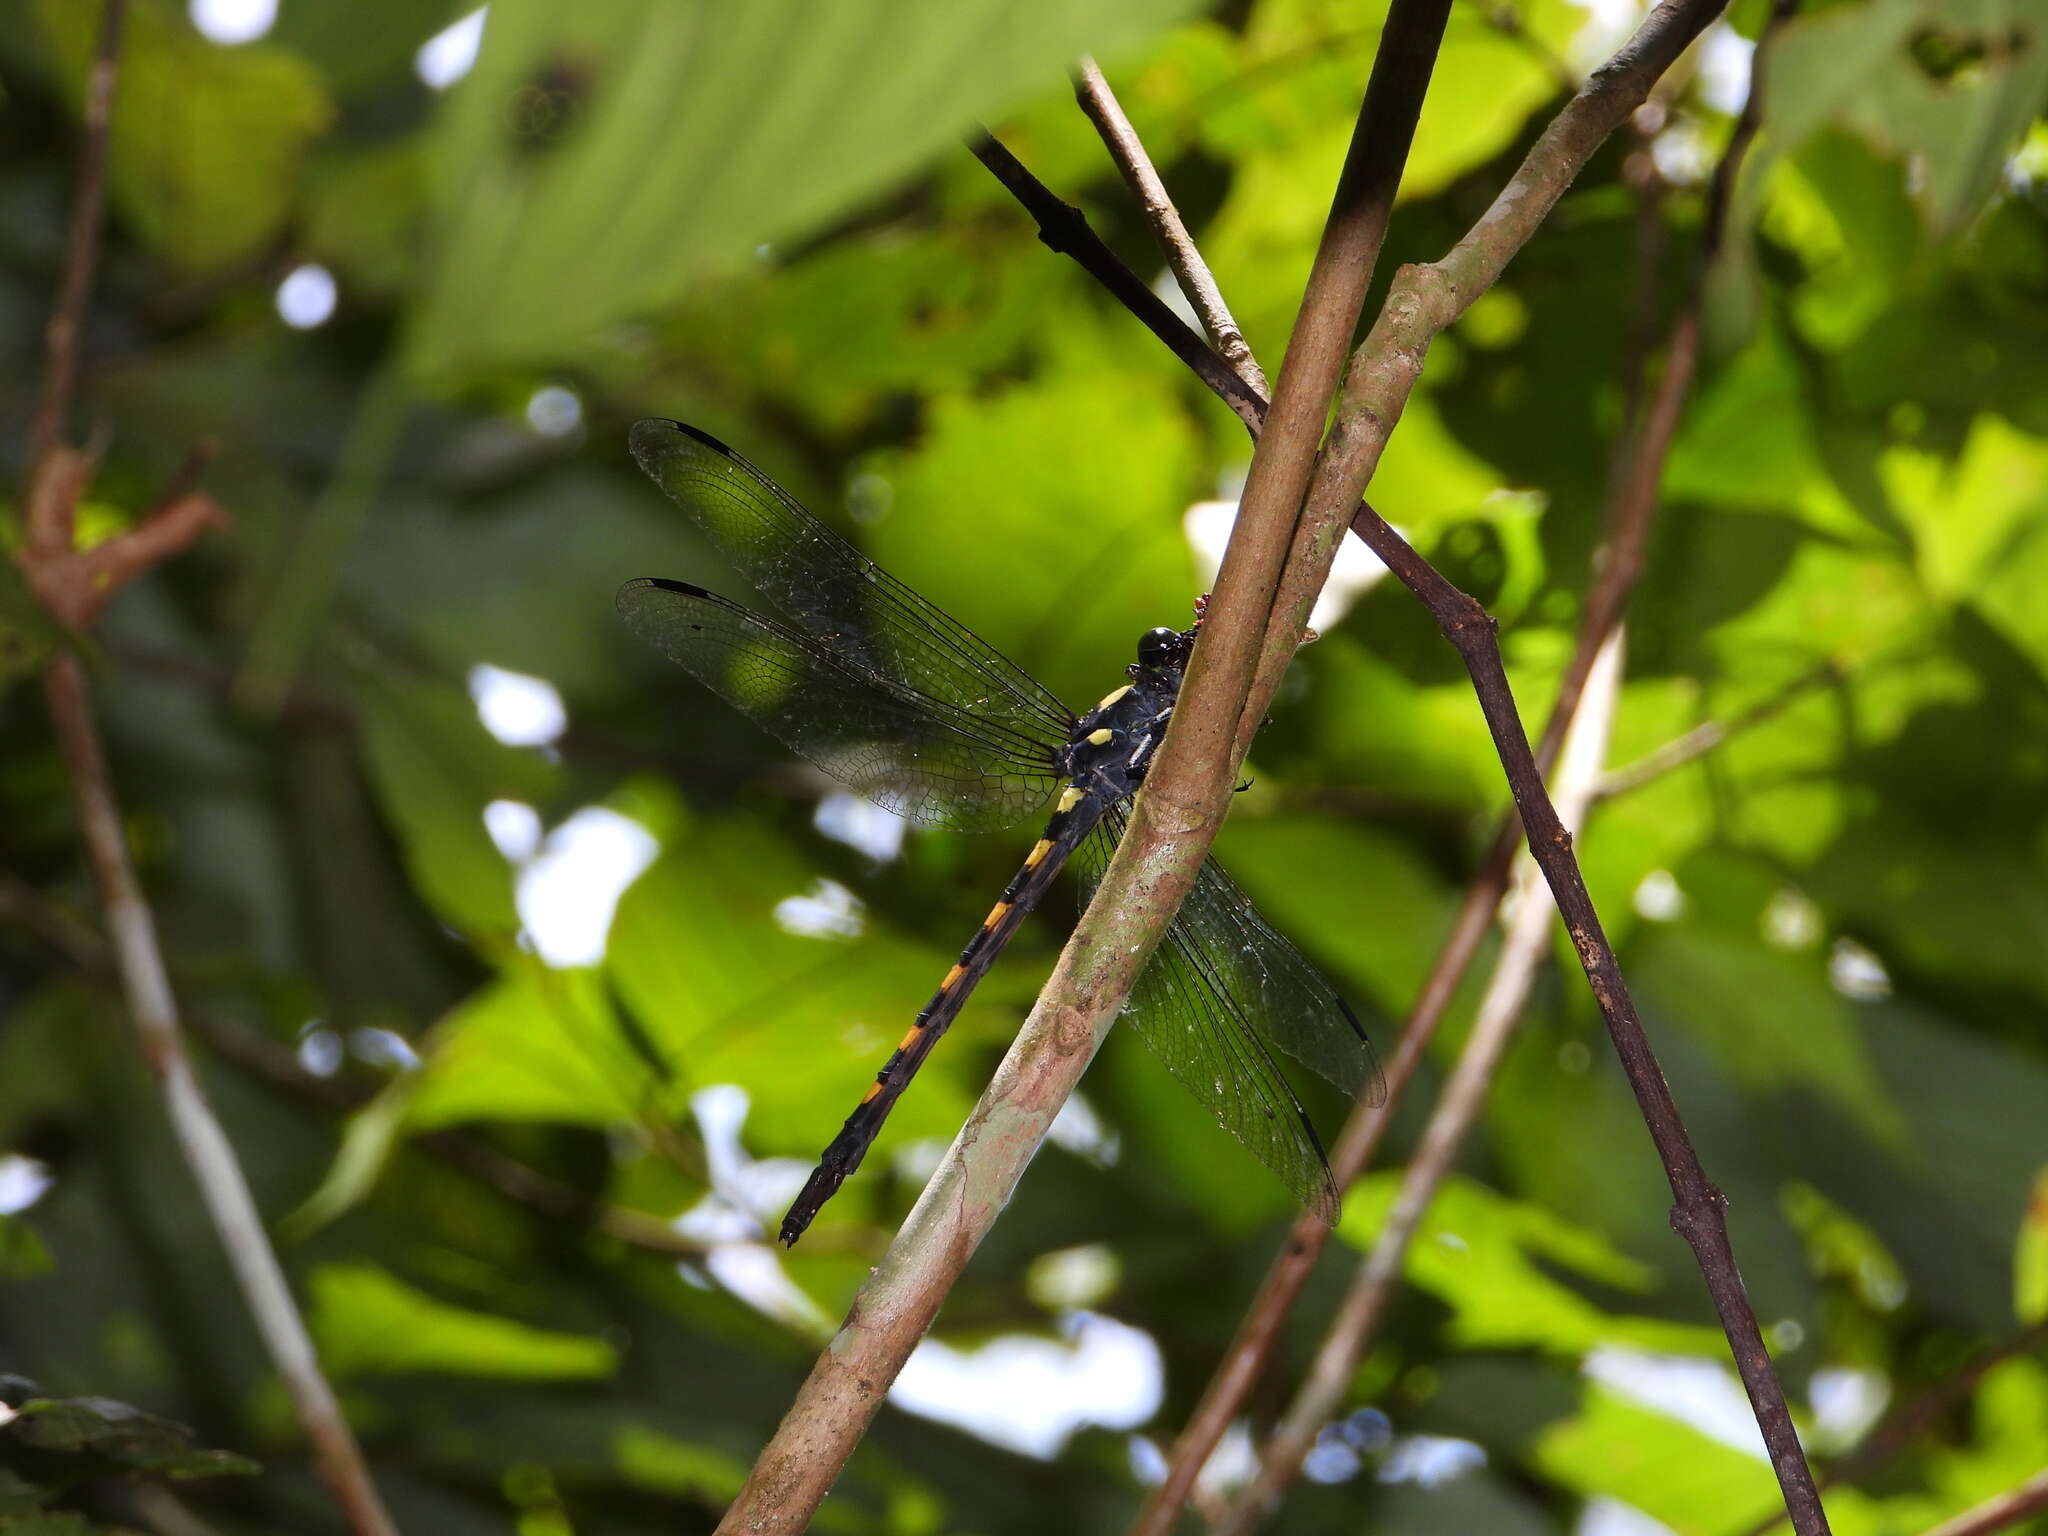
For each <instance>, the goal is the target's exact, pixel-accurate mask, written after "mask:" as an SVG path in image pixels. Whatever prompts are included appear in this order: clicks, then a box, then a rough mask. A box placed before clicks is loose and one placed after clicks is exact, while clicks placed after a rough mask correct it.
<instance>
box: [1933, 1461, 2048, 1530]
mask: <svg viewBox="0 0 2048 1536" xmlns="http://www.w3.org/2000/svg"><path fill="white" fill-rule="evenodd" d="M2044 1509H2048V1470H2043V1471H2040V1472H2036V1473H2035V1474H2034V1475H2033V1476H2032V1477H2030V1478H2028V1479H2027V1480H2026V1481H2025V1482H2024V1483H2021V1484H2020V1485H2019V1486H2018V1487H2017V1488H2013V1489H2009V1490H2008V1491H2007V1492H2005V1493H2001V1494H2000V1495H1999V1496H1998V1497H1997V1498H1995V1499H1987V1500H1985V1501H1984V1502H1983V1503H1982V1504H1979V1505H1978V1506H1977V1507H1976V1508H1975V1509H1973V1510H1970V1511H1968V1512H1967V1513H1965V1514H1960V1515H1957V1516H1956V1517H1955V1519H1953V1520H1944V1521H1942V1523H1941V1524H1939V1525H1937V1526H1933V1527H1931V1528H1929V1529H1928V1530H1927V1531H1925V1532H1923V1533H1922V1536H1989V1533H1990V1532H1992V1531H2002V1530H2005V1529H2006V1528H2008V1527H2009V1526H2013V1525H2017V1524H2018V1523H2019V1522H2020V1521H2022V1520H2024V1519H2026V1518H2027V1516H2029V1515H2035V1514H2039V1513H2040V1512H2041V1511H2042V1510H2044Z"/></svg>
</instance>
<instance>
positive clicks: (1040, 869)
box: [780, 801, 1101, 1247]
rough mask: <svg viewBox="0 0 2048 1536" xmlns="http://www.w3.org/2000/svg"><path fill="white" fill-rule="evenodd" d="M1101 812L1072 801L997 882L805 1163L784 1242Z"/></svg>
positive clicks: (800, 1228)
mask: <svg viewBox="0 0 2048 1536" xmlns="http://www.w3.org/2000/svg"><path fill="white" fill-rule="evenodd" d="M1100 815H1101V812H1100V810H1099V809H1097V808H1096V806H1095V805H1094V803H1093V802H1089V801H1079V802H1077V805H1076V806H1069V807H1068V808H1066V809H1064V810H1062V811H1060V812H1059V813H1058V814H1056V815H1055V816H1054V817H1053V818H1052V821H1051V823H1050V824H1049V825H1048V826H1047V827H1046V829H1045V835H1044V837H1042V838H1041V839H1039V842H1038V844H1037V846H1036V847H1034V848H1033V849H1032V850H1031V854H1030V856H1029V857H1028V858H1027V859H1026V860H1025V862H1024V867H1023V868H1022V869H1020V870H1018V871H1017V873H1016V875H1015V876H1014V877H1013V878H1012V879H1011V881H1010V883H1009V885H1007V886H1006V887H1004V889H1003V895H1002V899H1001V900H1000V901H998V902H997V903H996V904H995V905H994V906H993V907H991V908H990V909H989V914H988V916H987V917H985V918H983V919H982V922H981V926H980V927H979V928H977V929H976V930H975V933H974V937H973V938H971V939H969V940H968V941H967V947H966V948H965V949H963V950H961V951H960V960H959V963H958V964H956V965H955V966H954V967H953V969H952V970H950V971H948V972H947V973H946V979H945V980H944V981H942V982H940V983H939V990H938V991H936V992H934V993H933V994H932V1000H931V1001H930V1002H928V1003H926V1004H925V1006H924V1011H923V1012H921V1013H919V1014H918V1016H917V1020H916V1022H915V1023H913V1024H912V1025H911V1026H910V1029H909V1031H908V1032H907V1033H906V1034H905V1035H904V1036H903V1039H902V1040H901V1041H900V1042H898V1044H897V1046H896V1049H895V1051H894V1052H893V1053H892V1054H891V1055H890V1057H889V1059H888V1061H886V1062H884V1063H883V1065H882V1070H881V1071H879V1072H877V1073H876V1074H875V1081H874V1084H873V1085H872V1086H871V1087H870V1088H869V1089H868V1094H867V1097H866V1098H864V1099H862V1100H861V1102H860V1104H859V1106H858V1107H857V1108H855V1110H854V1112H853V1113H852V1114H850V1115H848V1116H847V1117H846V1123H845V1124H844V1125H843V1126H841V1127H840V1128H839V1134H838V1135H836V1136H834V1137H833V1138H832V1142H831V1144H830V1145H829V1146H827V1147H826V1148H825V1150H824V1152H823V1153H822V1154H821V1155H820V1156H819V1158H818V1166H817V1167H816V1168H814V1169H812V1170H811V1176H810V1178H808V1179H806V1180H805V1181H804V1187H803V1189H802V1190H801V1191H800V1192H799V1193H798V1194H797V1197H796V1200H795V1201H794V1202H793V1203H792V1204H791V1205H790V1208H789V1214H788V1215H786V1216H784V1217H783V1218H782V1231H781V1234H780V1235H781V1239H782V1242H783V1245H784V1246H785V1247H793V1246H794V1245H795V1243H796V1240H797V1239H798V1238H800V1237H802V1236H803V1235H804V1232H805V1230H806V1229H807V1228H808V1227H809V1226H810V1224H811V1222H812V1220H813V1219H814V1218H815V1217H816V1216H817V1214H818V1212H819V1211H820V1210H822V1209H823V1208H824V1205H825V1202H826V1201H828V1200H830V1199H831V1198H832V1197H833V1195H835V1194H837V1193H838V1192H839V1186H840V1185H842V1184H844V1183H845V1182H846V1181H847V1179H848V1178H849V1177H850V1176H851V1175H852V1174H853V1171H854V1170H855V1169H856V1168H858V1167H860V1163H861V1159H862V1158H864V1157H866V1156H867V1152H868V1148H869V1147H871V1146H873V1145H874V1144H875V1138H876V1137H877V1136H879V1135H880V1134H881V1130H882V1122H883V1121H885V1120H886V1119H888V1117H889V1111H890V1110H891V1109H893V1108H894V1107H895V1104H896V1101H897V1099H899V1098H901V1097H902V1096H903V1090H904V1089H905V1088H907V1087H909V1086H910V1080H911V1078H913V1077H915V1076H916V1075H917V1069H918V1068H919V1067H921V1066H923V1065H924V1061H925V1058H926V1057H927V1056H929V1055H931V1053H932V1050H933V1048H934V1047H935V1046H937V1045H938V1043H939V1037H940V1036H941V1035H943V1034H945V1032H946V1030H947V1029H948V1028H949V1027H950V1026H951V1025H952V1022H953V1020H954V1019H955V1018H957V1017H959V1014H960V1009H961V1007H962V1006H963V1005H964V1004H965V1003H966V1001H967V998H968V995H969V994H970V993H971V992H973V991H974V988H975V985H976V983H978V982H979V981H980V980H981V978H982V977H983V976H985V975H986V974H987V973H988V969H989V967H990V966H992V965H994V964H995V962H996V958H997V957H998V956H999V955H1001V954H1002V952H1003V948H1004V946H1005V945H1007V944H1008V943H1009V942H1010V939H1011V936H1012V935H1014V934H1015V933H1016V931H1017V929H1018V927H1019V926H1020V925H1021V924H1022V923H1023V921H1024V919H1025V918H1026V917H1027V916H1029V915H1030V913H1031V911H1032V909H1033V908H1035V907H1036V906H1037V905H1038V903H1039V899H1040V898H1041V897H1042V896H1044V894H1045V892H1046V889H1047V887H1049V886H1050V885H1051V884H1052V881H1053V876H1055V875H1057V874H1058V873H1059V871H1060V867H1061V866H1062V865H1064V864H1065V863H1066V861H1067V856H1068V855H1069V854H1071V853H1072V852H1073V851H1074V849H1075V847H1076V846H1077V845H1078V844H1079V843H1080V841H1081V839H1082V838H1084V837H1086V836H1087V835H1088V833H1089V831H1090V830H1091V829H1092V828H1093V827H1094V825H1095V823H1096V821H1097V820H1098V819H1099V817H1100Z"/></svg>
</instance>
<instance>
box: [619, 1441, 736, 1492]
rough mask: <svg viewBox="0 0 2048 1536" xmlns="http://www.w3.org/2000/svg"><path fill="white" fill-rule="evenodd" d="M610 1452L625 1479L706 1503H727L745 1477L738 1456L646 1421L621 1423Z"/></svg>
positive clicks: (657, 1490)
mask: <svg viewBox="0 0 2048 1536" xmlns="http://www.w3.org/2000/svg"><path fill="white" fill-rule="evenodd" d="M612 1456H613V1459H614V1460H615V1461H616V1462H617V1464H618V1468H619V1473H620V1475H621V1476H623V1477H624V1478H625V1479H626V1480H627V1481H628V1482H631V1483H635V1484H637V1485H639V1486H640V1487H642V1488H651V1489H653V1490H655V1491H656V1492H658V1493H665V1494H668V1495H670V1496H672V1497H675V1498H681V1499H695V1500H697V1501H699V1502H701V1503H706V1504H726V1503H729V1502H730V1501H731V1500H732V1498H733V1496H734V1495H736V1494H737V1493H738V1492H739V1491H740V1486H741V1485H742V1484H743V1483H745V1482H746V1480H747V1467H746V1463H745V1462H743V1461H741V1460H739V1458H737V1457H735V1456H732V1455H729V1454H728V1453H726V1452H724V1451H715V1450H713V1449H711V1448H710V1447H709V1446H704V1445H693V1444H691V1443H690V1442H689V1441H687V1440H678V1439H676V1438H675V1436H673V1435H664V1434H662V1433H661V1432H660V1431H659V1430H654V1429H649V1428H648V1427H647V1426H646V1425H644V1424H628V1425H626V1426H625V1427H624V1428H622V1429H621V1430H620V1431H619V1433H618V1437H617V1438H616V1439H615V1440H614V1441H613V1442H612Z"/></svg>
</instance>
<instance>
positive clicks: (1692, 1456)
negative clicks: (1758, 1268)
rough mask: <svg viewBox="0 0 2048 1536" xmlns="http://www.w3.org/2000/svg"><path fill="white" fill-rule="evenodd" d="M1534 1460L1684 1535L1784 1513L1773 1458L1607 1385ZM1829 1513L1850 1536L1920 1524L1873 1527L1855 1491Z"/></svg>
mask: <svg viewBox="0 0 2048 1536" xmlns="http://www.w3.org/2000/svg"><path fill="white" fill-rule="evenodd" d="M1534 1462H1535V1465H1536V1467H1537V1469H1538V1470H1539V1471H1540V1472H1541V1473H1542V1474H1543V1475H1544V1476H1545V1477H1547V1478H1550V1479H1552V1480H1554V1481H1556V1482H1558V1483H1560V1484H1562V1485H1563V1486H1565V1487H1566V1488H1570V1489H1574V1490H1576V1491H1578V1492H1580V1493H1583V1494H1589V1495H1590V1494H1597V1495H1601V1496H1603V1497H1606V1498H1610V1499H1618V1500H1620V1501H1621V1502H1622V1503H1624V1504H1628V1505H1630V1506H1632V1507H1634V1508H1636V1509H1639V1510H1641V1511H1642V1512H1643V1513H1644V1514H1646V1515H1648V1516H1650V1517H1651V1518H1652V1519H1655V1520H1661V1521H1662V1522H1663V1523H1664V1524H1665V1525H1668V1526H1669V1527H1671V1529H1672V1530H1674V1531H1676V1532H1677V1533H1678V1536H1727V1533H1728V1532H1730V1531H1741V1530H1746V1529H1748V1528H1749V1527H1750V1526H1752V1525H1754V1524H1756V1523H1757V1522H1758V1521H1759V1520H1761V1519H1762V1518H1763V1517H1764V1516H1766V1515H1768V1514H1770V1513H1771V1512H1772V1511H1773V1510H1777V1511H1780V1512H1782V1511H1783V1509H1784V1503H1783V1500H1782V1498H1781V1497H1780V1495H1779V1493H1778V1484H1777V1480H1776V1479H1775V1478H1774V1477H1772V1475H1771V1468H1770V1464H1769V1463H1768V1462H1766V1461H1765V1460H1764V1459H1763V1458H1762V1457H1761V1456H1760V1455H1753V1454H1750V1453H1749V1452H1747V1451H1738V1450H1736V1449H1735V1448H1734V1447H1733V1446H1730V1445H1726V1444H1724V1443H1723V1442H1722V1441H1720V1440H1718V1439H1714V1438H1712V1437H1710V1436H1708V1435H1706V1434H1703V1433H1702V1432H1701V1431H1699V1430H1697V1429H1695V1428H1693V1427H1692V1426H1691V1425H1690V1424H1685V1423H1681V1422H1680V1421H1679V1420H1677V1419H1674V1418H1670V1417H1667V1416H1666V1415H1664V1414H1662V1413H1659V1412H1657V1411H1656V1410H1655V1409H1653V1408H1649V1407H1646V1406H1644V1405H1643V1404H1641V1403H1638V1402H1636V1401H1635V1400H1634V1399H1632V1398H1629V1397H1625V1396H1623V1395H1622V1394H1621V1393H1619V1392H1615V1391H1613V1390H1611V1389H1609V1388H1607V1387H1600V1386H1596V1387H1594V1388H1592V1389H1591V1390H1590V1391H1589V1392H1588V1393H1587V1394H1586V1401H1585V1406H1584V1407H1583V1408H1582V1409H1581V1410H1580V1412H1579V1414H1578V1416H1577V1417H1575V1418H1572V1419H1569V1420H1567V1421H1565V1422H1564V1423H1562V1424H1559V1425H1557V1426H1555V1427H1554V1428H1552V1429H1550V1430H1548V1431H1546V1432H1545V1433H1544V1435H1543V1436H1542V1438H1541V1439H1540V1440H1538V1442H1537V1444H1536V1449H1535V1455H1534ZM1828 1515H1829V1517H1830V1519H1831V1520H1832V1521H1833V1523H1834V1527H1835V1529H1836V1530H1837V1531H1840V1532H1843V1533H1845V1536H1846V1533H1847V1532H1850V1531H1857V1532H1864V1533H1869V1536H1875V1533H1876V1532H1877V1531H1878V1530H1880V1529H1887V1530H1888V1529H1903V1530H1915V1529H1918V1525H1917V1523H1916V1524H1912V1525H1906V1526H1899V1527H1893V1526H1876V1525H1873V1524H1872V1522H1871V1510H1870V1501H1869V1500H1867V1499H1865V1498H1864V1497H1863V1496H1862V1495H1861V1494H1859V1493H1858V1492H1857V1491H1856V1490H1855V1489H1853V1488H1836V1489H1831V1490H1830V1491H1829V1493H1828Z"/></svg>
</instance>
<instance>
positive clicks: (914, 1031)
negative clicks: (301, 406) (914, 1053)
mask: <svg viewBox="0 0 2048 1536" xmlns="http://www.w3.org/2000/svg"><path fill="white" fill-rule="evenodd" d="M923 1032H924V1026H923V1025H922V1024H913V1025H911V1026H910V1028H909V1029H907V1030H905V1031H904V1032H903V1038H902V1039H901V1040H899V1041H898V1042H897V1043H896V1049H897V1050H899V1051H907V1050H909V1049H910V1047H911V1045H912V1043H913V1042H915V1041H916V1039H917V1037H918V1036H919V1035H920V1034H922V1033H923Z"/></svg>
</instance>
